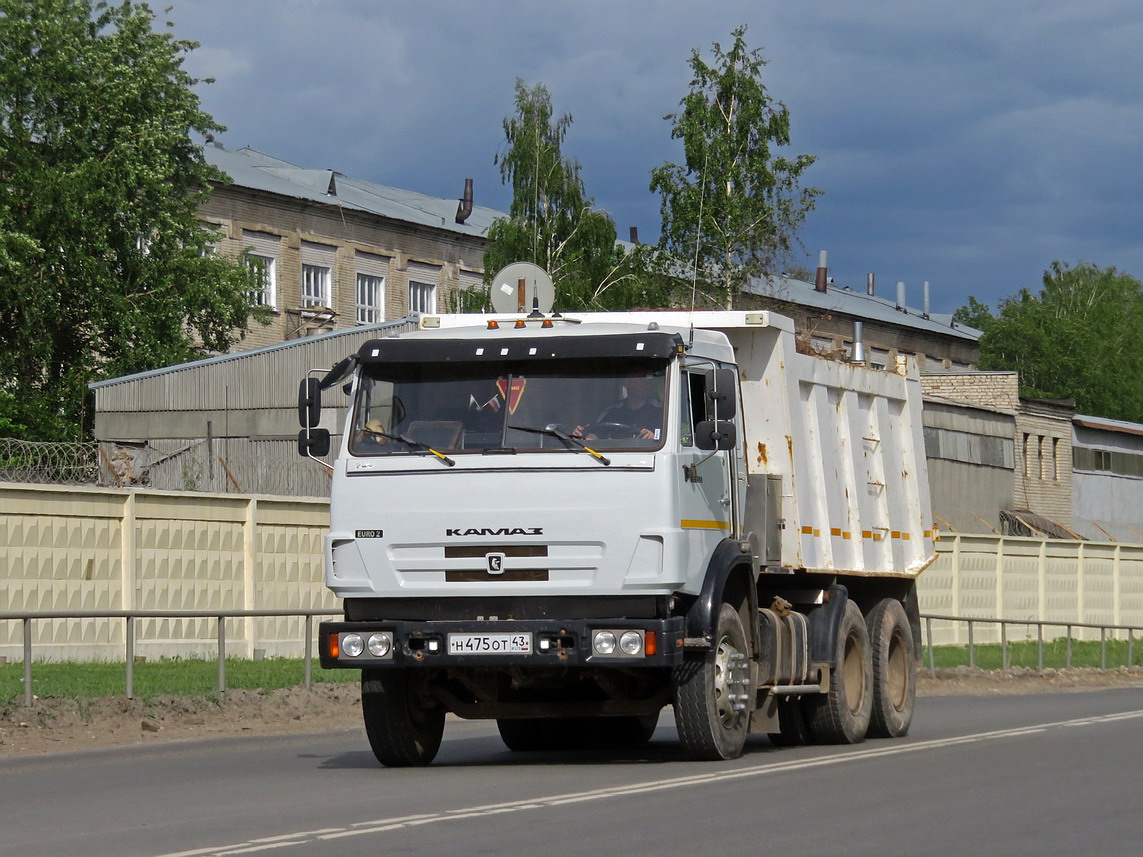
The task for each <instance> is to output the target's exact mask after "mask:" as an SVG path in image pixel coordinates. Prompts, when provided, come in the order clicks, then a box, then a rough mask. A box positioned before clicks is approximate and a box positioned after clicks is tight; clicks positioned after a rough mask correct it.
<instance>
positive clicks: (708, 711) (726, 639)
mask: <svg viewBox="0 0 1143 857" xmlns="http://www.w3.org/2000/svg"><path fill="white" fill-rule="evenodd" d="M714 638H715V641H716V642H715V646H714V648H713V649H712V650H711V651H709V652H706V653H704V655H703V656H702V657H701V658H689V659H687V660H686V661H684V662H683V663H682V665H681V666H679V667H677V668H676V671H675V721H676V724H677V726H678V730H679V741H680V742H682V745H683V752H685V753H686V754H687V755H688V756H689V757H690V758H692V759H698V760H702V761H719V760H722V759H734V758H737V757H738V756H740V755H742V748H743V746H744V745H745V744H746V728H747V725H748V723H749V720H750V707H749V701H750V650H749V647H748V645H747V642H746V632H745V631H743V629H742V620H741V619H740V618H739V616H738V611H737V610H735V609H734V608H733V607H732V606H730V605H729V604H723V605H722V607H721V609H720V610H719V613H718V624H717V626H716V628H715V635H714Z"/></svg>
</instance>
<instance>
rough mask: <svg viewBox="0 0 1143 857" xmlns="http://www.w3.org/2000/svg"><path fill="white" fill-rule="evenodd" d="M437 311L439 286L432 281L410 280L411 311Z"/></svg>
mask: <svg viewBox="0 0 1143 857" xmlns="http://www.w3.org/2000/svg"><path fill="white" fill-rule="evenodd" d="M436 311H437V287H436V286H434V285H433V284H432V283H418V282H415V281H413V280H410V281H409V312H420V313H433V312H436Z"/></svg>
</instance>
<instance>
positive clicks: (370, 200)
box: [203, 143, 507, 237]
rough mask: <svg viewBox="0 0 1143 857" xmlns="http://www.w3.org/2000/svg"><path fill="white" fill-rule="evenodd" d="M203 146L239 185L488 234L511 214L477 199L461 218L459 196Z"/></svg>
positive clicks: (464, 232) (244, 151)
mask: <svg viewBox="0 0 1143 857" xmlns="http://www.w3.org/2000/svg"><path fill="white" fill-rule="evenodd" d="M203 152H204V154H205V156H206V160H207V163H209V164H211V165H212V166H214V167H217V168H218V169H220V170H222V172H224V173H226V174H227V175H228V176H230V179H231V181H232V182H233V183H234V184H235V185H237V186H238V187H244V188H251V189H254V190H261V191H266V192H267V193H274V194H278V195H280V196H288V197H293V198H294V199H303V200H307V201H309V202H318V203H321V204H323V205H337V206H340V207H341V208H344V209H349V210H352V211H361V212H366V213H368V214H373V215H377V216H378V217H386V218H389V219H391V220H400V221H404V222H406V223H415V224H417V225H418V226H428V227H432V228H434V229H444V230H447V231H449V232H458V233H460V234H462V235H473V236H480V237H484V236H485V235H487V233H488V228H489V227H490V226H491V225H492V222H493V221H494V220H495V219H496V218H498V217H506V216H507V214H506V213H505V212H502V211H497V210H495V209H492V208H485V207H484V206H481V205H474V206H473V207H472V214H471V215H469V217H468V219H467V220H466V221H465V222H464V223H457V222H456V208H457V204H458V201H459V199H439V198H437V197H435V196H427V195H425V194H423V193H416V192H415V191H411V190H401V189H400V188H395V187H388V186H387V185H382V184H376V183H374V182H369V181H365V180H364V179H355V178H350V177H349V176H344V175H342V174H341V173H339V172H337V171H336V170H309V169H305V168H303V167H299V166H297V165H296V164H291V163H289V162H288V161H283V160H280V159H278V158H274V157H271V156H270V155H265V154H263V153H262V152H259V151H256V150H254V149H250V148H245V149H239V150H238V151H235V152H232V151H230V150H229V149H224V148H223V147H222V146H221V145H219V144H217V143H212V144H210V145H207V146H206V147H205V148H204V150H203Z"/></svg>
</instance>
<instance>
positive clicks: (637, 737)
mask: <svg viewBox="0 0 1143 857" xmlns="http://www.w3.org/2000/svg"><path fill="white" fill-rule="evenodd" d="M600 725H601V726H602V727H603V734H604V741H605V743H607V744H615V745H619V746H624V747H637V746H639V745H640V744H646V743H647V742H648V741H650V740H651V736H652V735H654V734H655V729H656V728H657V727H658V725H659V712H658V711H656V712H655V713H654V714H639V715H632V716H630V717H605V718H603V720H602V722H601V723H600Z"/></svg>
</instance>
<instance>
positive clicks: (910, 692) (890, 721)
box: [865, 598, 917, 738]
mask: <svg viewBox="0 0 1143 857" xmlns="http://www.w3.org/2000/svg"><path fill="white" fill-rule="evenodd" d="M865 624H866V625H867V626H868V628H869V639H870V642H871V643H872V648H873V717H872V719H871V721H870V723H869V735H870V737H872V738H900V737H902V736H904V735H907V734H908V733H909V725H910V724H911V723H912V722H913V707H914V705H915V703H916V699H917V656H916V651H915V649H914V648H913V630H912V628H910V627H909V619H908V617H907V616H906V615H905V608H904V607H903V606H902V605H901V602H900V601H898V600H896V599H895V598H885V599H883V600H881V601H878V602H877V604H876V605H875V606H874V608H873V609H872V610H870V611H869V615H868V616H866V617H865Z"/></svg>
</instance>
